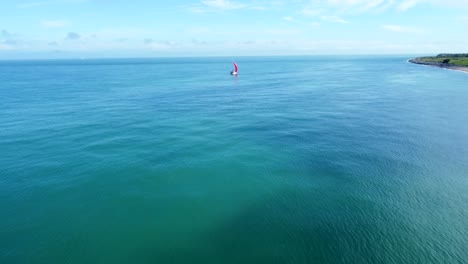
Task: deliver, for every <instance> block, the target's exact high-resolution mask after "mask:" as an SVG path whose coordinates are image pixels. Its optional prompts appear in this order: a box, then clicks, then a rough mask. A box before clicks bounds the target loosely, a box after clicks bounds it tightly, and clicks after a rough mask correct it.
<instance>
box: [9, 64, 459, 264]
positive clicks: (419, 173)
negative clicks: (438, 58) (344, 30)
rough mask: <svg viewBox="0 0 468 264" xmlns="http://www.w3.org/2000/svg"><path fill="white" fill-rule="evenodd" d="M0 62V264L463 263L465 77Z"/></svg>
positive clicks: (366, 70) (376, 69) (351, 67)
mask: <svg viewBox="0 0 468 264" xmlns="http://www.w3.org/2000/svg"><path fill="white" fill-rule="evenodd" d="M406 59H407V58H405V57H351V56H350V57H278V58H273V57H271V58H268V57H264V58H248V57H246V58H240V59H239V60H238V63H239V66H240V75H239V76H238V77H237V78H235V77H232V76H230V75H229V74H228V73H229V71H230V70H231V64H230V60H229V59H225V58H198V59H144V60H142V59H132V60H84V61H83V60H81V61H23V62H0V83H1V85H0V107H1V108H0V154H1V155H0V168H1V170H0V208H1V216H2V217H1V218H0V237H1V239H0V263H361V264H362V263H463V261H466V259H468V253H467V250H466V248H467V247H466V245H467V244H468V243H467V237H468V221H467V219H468V107H467V102H468V85H467V81H468V74H465V73H461V72H455V71H447V70H442V69H437V68H431V67H423V66H419V65H413V64H409V63H407V62H406Z"/></svg>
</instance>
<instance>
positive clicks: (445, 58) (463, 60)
mask: <svg viewBox="0 0 468 264" xmlns="http://www.w3.org/2000/svg"><path fill="white" fill-rule="evenodd" d="M419 60H420V61H421V62H426V63H444V64H449V65H453V66H464V67H468V54H439V55H437V56H435V57H421V58H419Z"/></svg>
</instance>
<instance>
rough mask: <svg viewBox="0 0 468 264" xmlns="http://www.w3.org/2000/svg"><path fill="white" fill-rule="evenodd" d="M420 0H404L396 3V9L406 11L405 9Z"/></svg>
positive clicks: (420, 0)
mask: <svg viewBox="0 0 468 264" xmlns="http://www.w3.org/2000/svg"><path fill="white" fill-rule="evenodd" d="M422 1H423V0H404V1H402V2H401V3H400V4H399V5H398V10H399V11H406V10H408V9H410V8H412V7H413V6H415V5H417V4H419V3H420V2H422Z"/></svg>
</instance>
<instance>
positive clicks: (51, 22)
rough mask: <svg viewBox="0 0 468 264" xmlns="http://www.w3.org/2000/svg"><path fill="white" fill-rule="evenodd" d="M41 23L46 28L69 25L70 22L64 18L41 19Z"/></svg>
mask: <svg viewBox="0 0 468 264" xmlns="http://www.w3.org/2000/svg"><path fill="white" fill-rule="evenodd" d="M41 25H42V26H43V27H47V28H63V27H66V26H68V25H70V22H68V21H65V20H45V21H41Z"/></svg>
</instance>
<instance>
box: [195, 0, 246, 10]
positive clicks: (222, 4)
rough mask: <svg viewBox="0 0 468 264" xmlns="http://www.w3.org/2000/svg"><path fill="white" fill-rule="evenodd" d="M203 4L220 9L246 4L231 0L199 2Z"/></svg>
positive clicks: (238, 7) (229, 8)
mask: <svg viewBox="0 0 468 264" xmlns="http://www.w3.org/2000/svg"><path fill="white" fill-rule="evenodd" d="M201 3H202V4H203V5H204V6H207V7H211V8H216V9H221V10H231V9H241V8H244V7H246V5H244V4H241V3H238V2H233V1H229V0H205V1H202V2H201Z"/></svg>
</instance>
